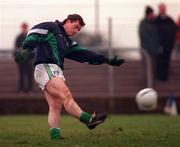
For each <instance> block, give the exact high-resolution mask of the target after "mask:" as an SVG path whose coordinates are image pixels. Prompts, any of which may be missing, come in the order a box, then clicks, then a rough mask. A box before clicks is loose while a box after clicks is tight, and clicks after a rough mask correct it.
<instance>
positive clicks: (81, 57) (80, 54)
mask: <svg viewBox="0 0 180 147" xmlns="http://www.w3.org/2000/svg"><path fill="white" fill-rule="evenodd" d="M65 57H66V58H69V59H71V60H75V61H78V62H86V63H88V64H93V65H99V64H103V63H107V64H109V65H112V66H120V65H121V64H122V63H124V60H123V59H117V57H114V58H111V59H108V58H107V57H105V56H104V55H101V54H97V53H95V52H93V51H90V50H87V49H85V48H82V47H79V46H78V45H76V46H73V47H72V48H71V49H70V50H69V51H68V52H66V54H65Z"/></svg>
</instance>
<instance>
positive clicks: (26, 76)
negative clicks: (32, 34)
mask: <svg viewBox="0 0 180 147" xmlns="http://www.w3.org/2000/svg"><path fill="white" fill-rule="evenodd" d="M27 32H28V24H27V23H25V22H24V23H22V24H21V32H20V34H19V35H18V36H17V37H16V39H15V49H14V56H15V55H16V54H17V53H18V52H19V51H20V49H21V48H22V44H23V41H24V40H25V38H26V35H27ZM32 59H33V53H32V54H31V56H29V58H28V59H27V61H26V62H23V63H20V64H18V83H17V92H25V93H28V92H30V91H31V90H32V87H33V60H32Z"/></svg>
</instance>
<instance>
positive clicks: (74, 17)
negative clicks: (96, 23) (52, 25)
mask: <svg viewBox="0 0 180 147" xmlns="http://www.w3.org/2000/svg"><path fill="white" fill-rule="evenodd" d="M67 20H70V21H71V22H74V21H77V20H78V21H79V24H80V25H81V26H85V22H84V20H83V18H82V17H81V16H80V15H79V14H70V15H68V16H67V18H66V19H64V20H63V21H62V23H61V24H62V25H64V24H65V23H66V21H67Z"/></svg>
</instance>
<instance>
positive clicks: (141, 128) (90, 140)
mask: <svg viewBox="0 0 180 147" xmlns="http://www.w3.org/2000/svg"><path fill="white" fill-rule="evenodd" d="M61 124H62V125H61V130H62V134H63V137H64V138H65V139H64V140H61V141H55V142H54V141H51V140H50V139H49V128H48V125H47V116H43V115H27V116H24V115H23V116H21V115H19V116H0V147H180V116H178V117H169V116H166V115H110V116H109V117H108V119H107V120H106V122H105V123H104V124H102V125H100V126H98V127H97V128H96V129H94V130H91V131H90V130H88V129H87V128H86V126H85V125H83V124H82V123H80V122H79V121H78V120H76V119H74V118H72V117H70V116H66V115H63V116H62V123H61Z"/></svg>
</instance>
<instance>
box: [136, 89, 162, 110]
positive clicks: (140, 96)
mask: <svg viewBox="0 0 180 147" xmlns="http://www.w3.org/2000/svg"><path fill="white" fill-rule="evenodd" d="M157 101H158V94H157V92H156V91H155V90H154V89H152V88H145V89H142V90H140V91H139V92H138V93H137V94H136V104H137V106H138V108H139V109H140V110H154V109H156V107H157Z"/></svg>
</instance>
